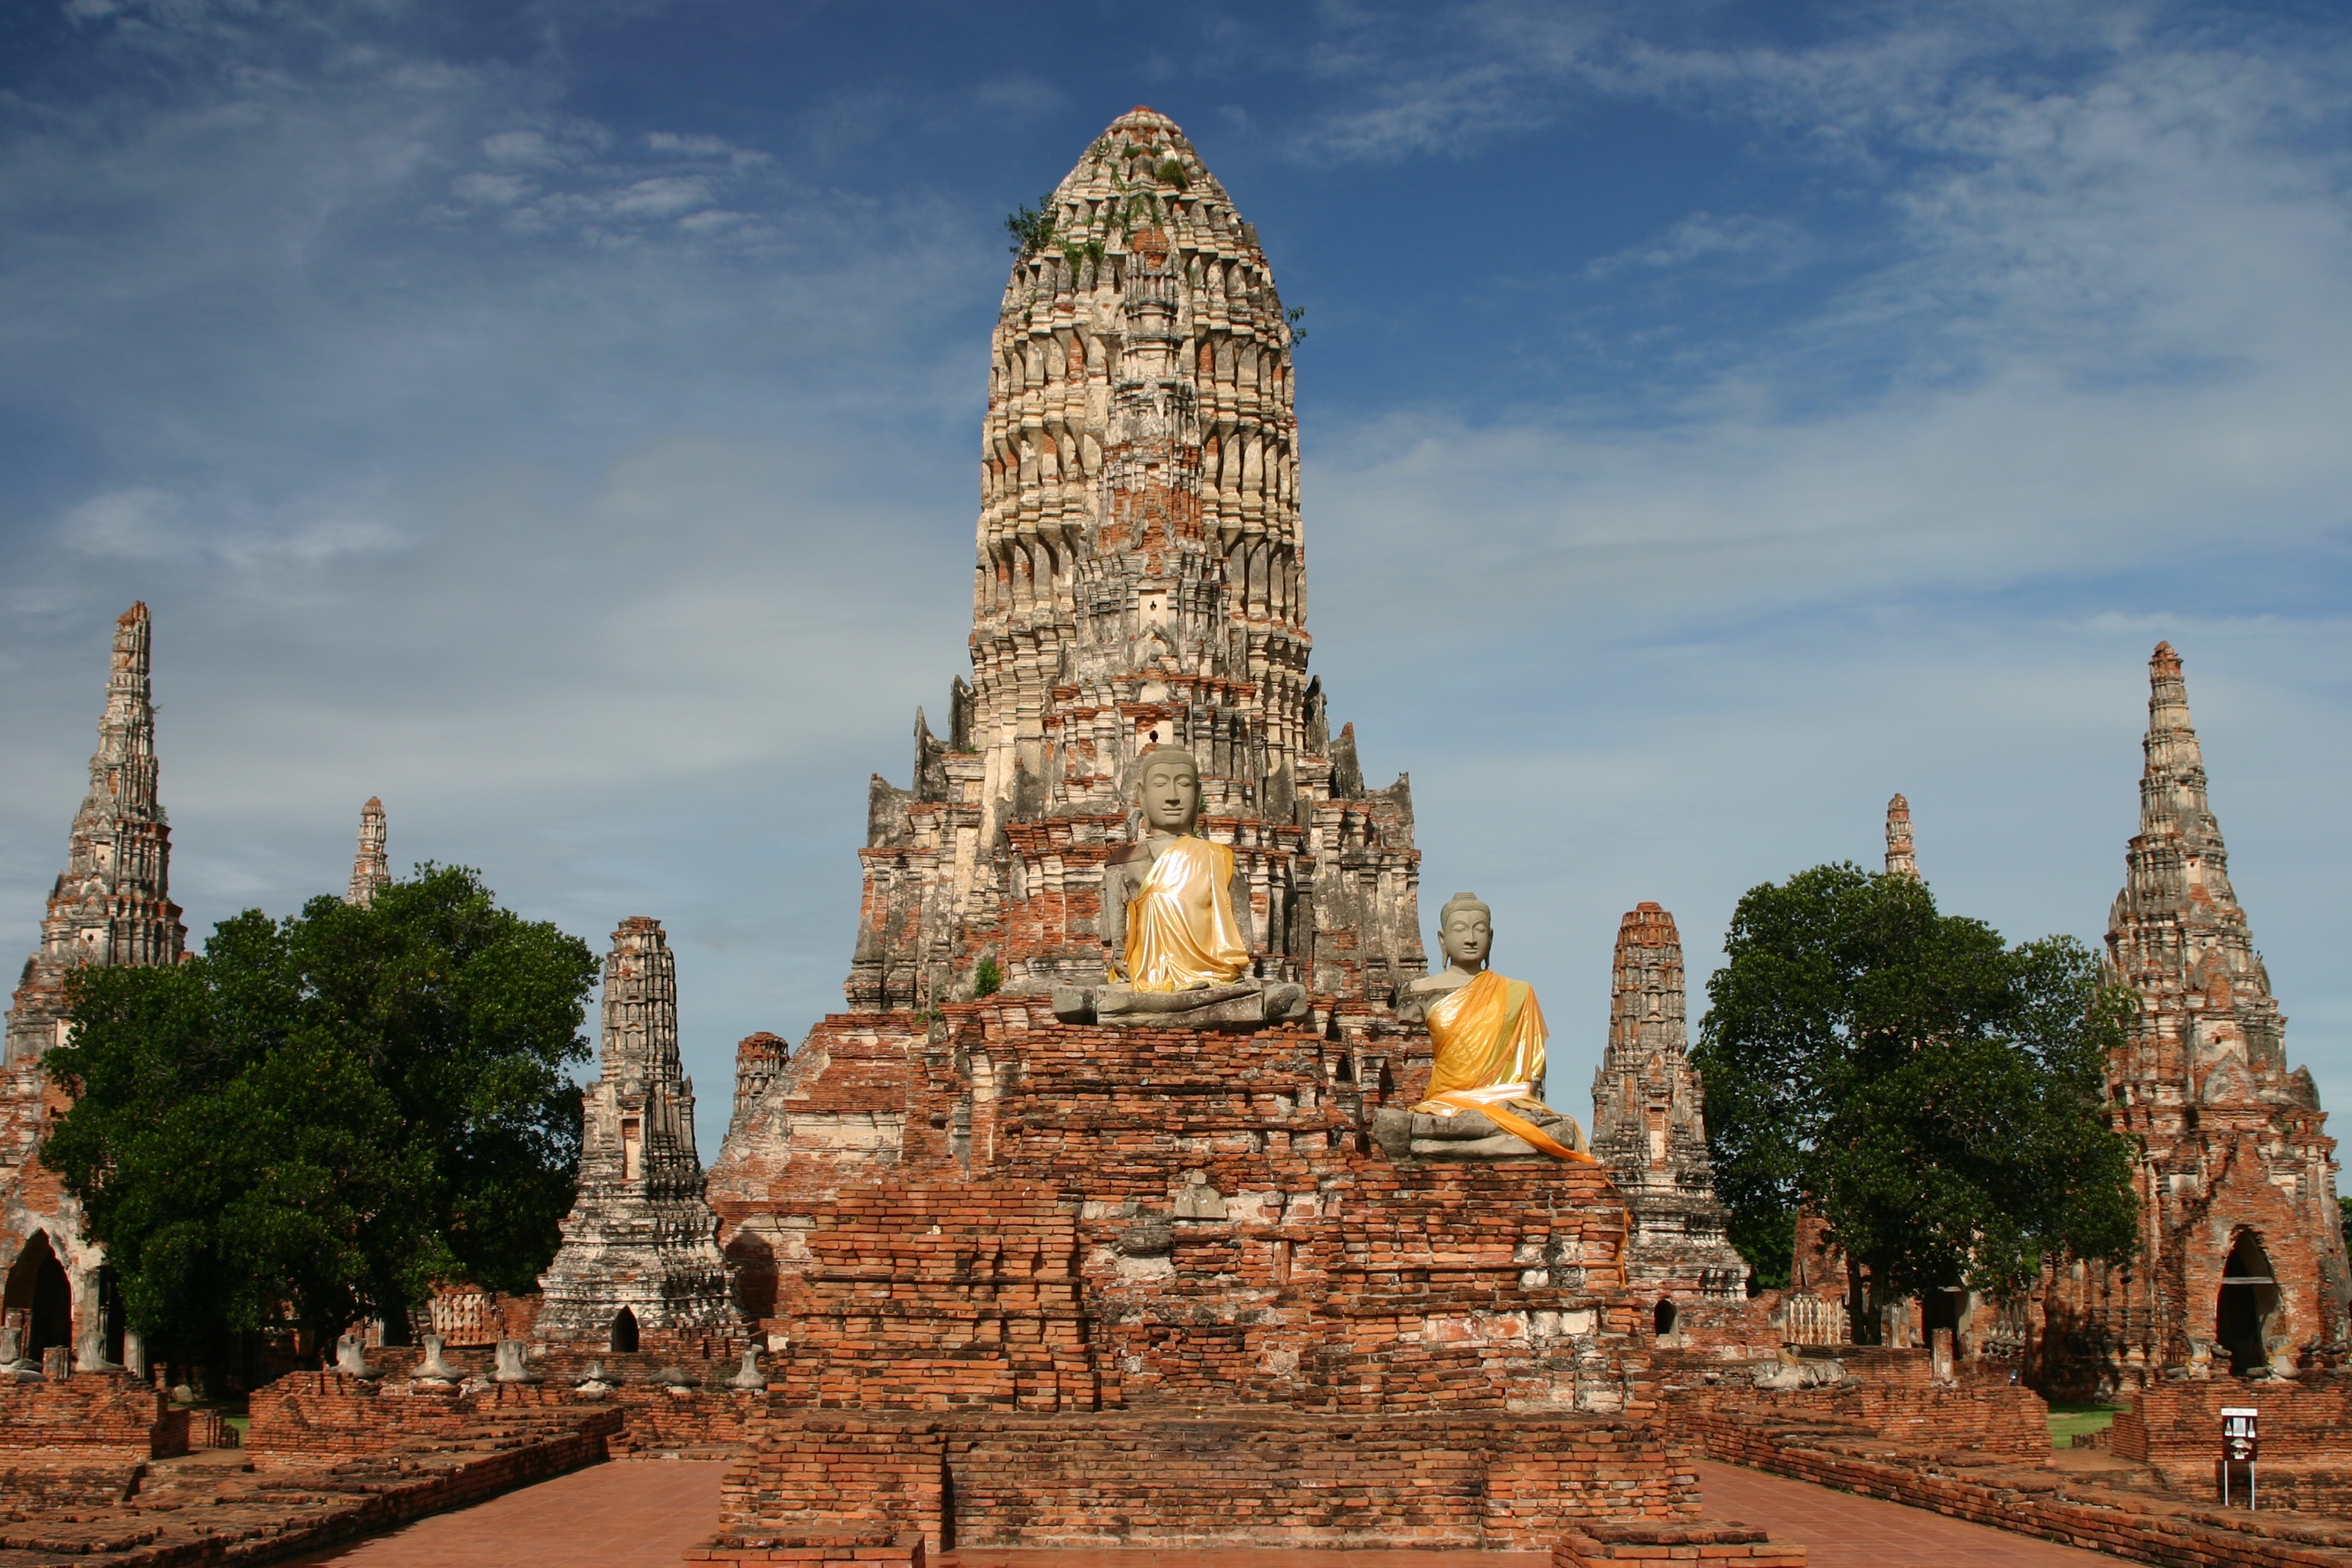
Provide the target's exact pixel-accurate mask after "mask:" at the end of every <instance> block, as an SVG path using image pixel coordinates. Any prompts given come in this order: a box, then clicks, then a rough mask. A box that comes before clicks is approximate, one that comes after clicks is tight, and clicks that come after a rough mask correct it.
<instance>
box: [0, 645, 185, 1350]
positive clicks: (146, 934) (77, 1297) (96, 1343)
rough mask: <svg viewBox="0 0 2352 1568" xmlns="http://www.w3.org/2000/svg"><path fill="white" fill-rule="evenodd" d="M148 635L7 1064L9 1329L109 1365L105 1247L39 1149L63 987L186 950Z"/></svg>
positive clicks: (116, 669) (2, 1203) (20, 1001)
mask: <svg viewBox="0 0 2352 1568" xmlns="http://www.w3.org/2000/svg"><path fill="white" fill-rule="evenodd" d="M150 629H151V628H150V623H149V619H148V614H147V606H146V605H143V604H137V605H131V608H130V609H128V610H126V611H124V612H123V614H122V616H121V618H119V619H118V620H117V621H116V622H115V623H114V658H113V663H112V666H111V668H110V670H109V673H108V677H107V683H106V711H105V713H104V714H103V715H102V716H101V717H100V720H99V721H98V751H97V752H96V754H94V755H93V756H92V757H91V758H90V760H89V792H88V794H87V795H85V796H84V797H83V799H82V804H81V809H80V810H79V812H77V813H75V814H74V820H73V828H72V831H71V833H70V834H69V835H68V838H67V847H66V868H65V872H64V874H63V875H61V876H60V877H58V879H57V882H56V883H55V885H54V886H52V887H51V889H50V890H49V901H48V909H47V913H46V915H45V916H44V918H43V919H42V921H41V945H40V946H39V947H38V948H37V949H36V950H35V951H34V952H33V955H32V956H31V957H30V958H29V959H27V960H26V962H25V971H24V975H23V978H22V979H21V980H20V981H19V982H18V984H17V986H16V1005H15V1006H14V1007H13V1008H12V1009H11V1010H10V1011H9V1014H8V1032H7V1050H6V1057H5V1065H0V1271H5V1274H0V1278H5V1286H6V1298H7V1305H8V1308H9V1310H10V1314H11V1316H10V1321H11V1322H12V1324H14V1325H15V1326H16V1327H18V1328H20V1329H21V1330H23V1331H24V1332H25V1336H26V1337H25V1340H24V1344H25V1348H26V1352H28V1353H30V1354H32V1355H35V1356H37V1355H38V1354H39V1353H40V1352H42V1351H43V1350H46V1349H48V1348H50V1347H53V1346H66V1347H68V1348H70V1349H71V1350H72V1351H73V1352H74V1353H75V1355H76V1356H77V1357H84V1356H89V1355H91V1354H93V1353H95V1354H96V1355H97V1356H98V1357H99V1358H100V1359H101V1360H102V1359H104V1357H106V1356H108V1355H111V1354H115V1353H119V1352H120V1348H121V1340H120V1337H119V1336H120V1332H121V1321H120V1317H119V1314H115V1315H113V1317H114V1321H111V1322H110V1321H109V1318H110V1313H109V1312H108V1310H107V1290H106V1288H105V1283H104V1281H105V1275H104V1273H103V1269H104V1267H105V1263H106V1253H105V1249H104V1248H103V1247H100V1246H99V1245H98V1243H96V1242H94V1241H90V1240H89V1239H87V1238H86V1237H84V1236H83V1235H82V1215H81V1205H79V1204H78V1203H77V1202H76V1201H75V1200H74V1199H73V1197H72V1196H71V1195H70V1194H68V1193H67V1192H66V1191H65V1189H64V1186H63V1184H61V1183H59V1182H58V1177H57V1173H55V1172H53V1171H51V1170H49V1169H48V1168H47V1166H45V1165H43V1164H42V1163H41V1157H40V1143H41V1140H42V1138H43V1137H45V1136H46V1135H47V1131H48V1128H49V1125H50V1123H51V1122H52V1121H55V1119H56V1118H58V1116H61V1115H63V1114H64V1113H65V1111H66V1109H67V1107H68V1104H69V1101H68V1100H67V1099H66V1096H65V1092H64V1090H62V1089H59V1088H58V1086H57V1084H56V1083H54V1082H53V1081H51V1080H50V1079H49V1076H48V1074H47V1072H45V1071H44V1070H43V1069H42V1066H41V1058H43V1056H44V1055H45V1054H46V1053H47V1051H48V1050H49V1049H50V1047H54V1046H56V1045H58V1044H59V1043H61V1042H62V1041H63V1040H64V1038H65V1036H66V1029H67V1025H68V1020H67V1017H66V996H65V987H66V981H67V978H68V976H69V975H71V974H72V973H73V972H74V971H75V970H77V969H79V968H82V967H84V966H86V965H91V964H163V963H178V962H179V961H180V960H181V959H182V958H183V957H184V956H185V954H186V952H187V939H188V928H187V927H186V926H185V925H184V924H182V923H181V921H180V906H179V905H177V904H175V903H173V902H172V896H171V879H172V878H171V873H172V829H171V827H170V826H169V824H168V822H167V820H166V818H165V816H164V815H163V804H162V802H161V801H159V800H158V799H157V798H156V788H155V786H156V769H155V704H154V699H153V694H152V684H151V675H152V672H151V668H150V663H149V659H150Z"/></svg>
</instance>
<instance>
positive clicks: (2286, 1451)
mask: <svg viewBox="0 0 2352 1568" xmlns="http://www.w3.org/2000/svg"><path fill="white" fill-rule="evenodd" d="M2223 1405H2236V1406H2251V1407H2252V1408H2253V1409H2255V1410H2257V1411H2260V1412H2261V1417H2260V1425H2259V1432H2260V1435H2261V1438H2262V1456H2263V1460H2264V1461H2265V1462H2279V1461H2287V1460H2298V1461H2305V1462H2324V1461H2331V1460H2332V1461H2334V1462H2336V1463H2339V1464H2340V1463H2343V1462H2345V1461H2346V1458H2347V1455H2346V1447H2345V1445H2346V1433H2347V1429H2352V1381H2347V1379H2345V1378H2343V1377H2340V1376H2329V1377H2324V1378H2315V1379H2312V1380H2310V1381H2308V1382H2306V1383H2293V1382H2288V1381H2285V1380H2284V1379H2276V1378H2273V1379H2268V1380H2264V1381H2263V1382H2258V1383H2249V1382H2242V1381H2240V1380H2239V1379H2236V1378H2231V1379H2227V1380H2216V1381H2213V1382H2210V1383H2160V1384H2151V1385H2150V1386H2148V1387H2147V1388H2142V1389H2138V1390H2137V1391H2135V1392H2134V1393H2133V1394H2132V1395H2131V1408H2129V1409H2127V1410H2126V1411H2124V1412H2122V1413H2121V1414H2119V1415H2116V1420H2115V1426H2113V1427H2112V1428H2111V1429H2110V1430H2109V1433H2108V1438H2107V1442H2108V1447H2109V1449H2110V1451H2111V1452H2113V1453H2115V1454H2116V1455H2117V1456H2118V1457H2120V1458H2126V1459H2137V1460H2140V1461H2141V1462H2143V1463H2146V1464H2152V1465H2155V1466H2156V1467H2157V1468H2158V1469H2160V1470H2162V1471H2163V1472H2164V1473H2165V1474H2166V1475H2167V1476H2168V1477H2171V1478H2173V1479H2174V1480H2175V1482H2176V1484H2181V1483H2187V1484H2192V1485H2199V1486H2201V1485H2203V1484H2205V1482H2206V1480H2207V1479H2210V1476H2211V1475H2212V1471H2213V1462H2214V1460H2216V1459H2218V1458H2220V1457H2221V1407H2222V1406H2223Z"/></svg>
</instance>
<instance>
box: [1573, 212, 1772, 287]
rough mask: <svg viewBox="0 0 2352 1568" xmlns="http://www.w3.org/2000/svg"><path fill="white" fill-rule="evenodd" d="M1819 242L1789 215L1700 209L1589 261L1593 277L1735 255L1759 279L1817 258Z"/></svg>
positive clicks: (1683, 265) (1587, 268) (1587, 270)
mask: <svg viewBox="0 0 2352 1568" xmlns="http://www.w3.org/2000/svg"><path fill="white" fill-rule="evenodd" d="M1815 251H1816V247H1815V246H1814V245H1813V243H1812V242H1811V239H1810V238H1809V237H1807V236H1806V235H1805V234H1804V232H1803V231H1802V230H1801V229H1800V228H1799V227H1798V226H1796V225H1795V224H1793V223H1791V222H1790V221H1789V220H1788V219H1786V218H1769V217H1757V216H1752V215H1749V214H1746V213H1729V214H1725V215H1722V216H1717V215H1716V214H1713V213H1706V212H1695V213H1692V214H1691V215H1690V216H1687V217H1684V218H1680V219H1677V220H1676V221H1675V223H1673V224H1671V225H1669V226H1667V227H1666V229H1665V230H1664V232H1663V233H1662V234H1660V235H1659V236H1658V237H1657V238H1655V239H1654V240H1650V241H1647V242H1645V243H1643V244H1641V245H1636V246H1629V247H1626V248H1625V249H1623V250H1620V251H1617V252H1616V253H1614V254H1613V255H1610V256H1601V257H1595V258H1593V259H1592V260H1591V261H1589V262H1587V263H1586V264H1585V268H1584V272H1585V276H1586V277H1588V278H1595V279H1606V278H1610V277H1612V276H1615V275H1617V274H1620V273H1622V272H1625V271H1628V270H1630V269H1632V268H1686V267H1688V266H1690V265H1691V264H1692V263H1693V262H1696V261H1703V260H1707V259H1710V258H1718V259H1720V258H1731V259H1733V260H1735V261H1736V262H1737V263H1738V264H1739V265H1738V267H1737V268H1721V267H1718V268H1710V270H1711V271H1717V272H1720V271H1727V270H1736V271H1738V272H1739V273H1742V274H1745V275H1746V276H1748V277H1752V278H1756V279H1767V278H1779V277H1783V276H1786V275H1787V274H1788V273H1790V272H1791V271H1793V270H1794V269H1796V268H1798V267H1801V266H1802V265H1803V264H1804V263H1805V262H1806V261H1808V260H1810V259H1811V258H1812V257H1813V255H1814V254H1815Z"/></svg>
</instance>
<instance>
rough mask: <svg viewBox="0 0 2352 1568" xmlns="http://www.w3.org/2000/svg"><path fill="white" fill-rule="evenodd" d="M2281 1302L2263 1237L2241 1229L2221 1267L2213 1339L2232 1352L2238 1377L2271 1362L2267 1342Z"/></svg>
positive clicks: (2258, 1369) (2264, 1366)
mask: <svg viewBox="0 0 2352 1568" xmlns="http://www.w3.org/2000/svg"><path fill="white" fill-rule="evenodd" d="M2278 1304H2279V1292H2278V1280H2277V1279H2275V1278H2274V1277H2273V1275H2272V1272H2271V1258H2270V1254H2269V1253H2267V1252H2265V1251H2263V1241H2262V1237H2259V1236H2256V1235H2255V1234H2254V1233H2253V1232H2252V1231H2251V1230H2246V1231H2240V1232H2239V1233H2238V1240H2237V1244H2236V1245H2235V1246H2233V1247H2231V1248H2230V1259H2229V1261H2228V1262H2226V1263H2224V1264H2223V1265H2222V1266H2221V1300H2220V1301H2219V1302H2218V1303H2217V1304H2216V1306H2215V1309H2214V1313H2213V1342H2214V1343H2215V1344H2217V1345H2219V1346H2220V1347H2221V1349H2222V1350H2224V1351H2226V1352H2229V1356H2230V1370H2231V1372H2232V1373H2236V1374H2237V1375H2238V1376H2240V1377H2243V1376H2245V1375H2246V1374H2248V1373H2255V1372H2261V1371H2263V1369H2264V1368H2266V1367H2268V1366H2269V1365H2270V1364H2271V1352H2270V1346H2269V1344H2268V1339H2269V1331H2270V1327H2271V1321H2272V1320H2273V1318H2274V1317H2276V1316H2277V1314H2278Z"/></svg>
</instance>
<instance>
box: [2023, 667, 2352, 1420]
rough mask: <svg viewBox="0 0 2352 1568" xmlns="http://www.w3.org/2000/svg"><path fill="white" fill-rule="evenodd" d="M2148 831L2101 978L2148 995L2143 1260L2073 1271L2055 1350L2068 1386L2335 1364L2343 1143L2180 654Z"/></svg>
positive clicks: (2159, 683)
mask: <svg viewBox="0 0 2352 1568" xmlns="http://www.w3.org/2000/svg"><path fill="white" fill-rule="evenodd" d="M2148 688H2149V689H2148V704H2147V741H2146V742H2145V743H2144V752H2145V757H2146V761H2145V767H2144V770H2143V773H2142V774H2141V778H2140V811H2139V832H2138V833H2137V835H2135V836H2134V837H2133V838H2132V840H2131V844H2130V847H2129V848H2128V850H2127V851H2126V855H2125V865H2126V879H2125V882H2124V888H2123V891H2122V892H2120V893H2119V894H2117V895H2116V901H2115V907H2114V909H2113V910H2112V911H2111V912H2110V913H2109V915H2108V918H2107V974H2108V977H2109V979H2110V980H2112V981H2113V982H2115V983H2116V984H2121V985H2126V986H2128V987H2130V988H2131V990H2132V991H2133V992H2134V993H2135V994H2136V995H2137V1004H2138V1005H2137V1010H2136V1012H2135V1014H2134V1016H2133V1019H2132V1023H2131V1027H2130V1031H2129V1036H2128V1037H2127V1038H2126V1041H2125V1043H2124V1044H2123V1045H2122V1047H2120V1048H2119V1049H2118V1050H2117V1051H2116V1054H2115V1056H2114V1058H2113V1059H2111V1060H2110V1061H2109V1062H2108V1064H2107V1096H2108V1110H2107V1120H2108V1123H2109V1125H2111V1126H2113V1127H2115V1128H2116V1130H2117V1131H2124V1132H2128V1133H2132V1134H2134V1135H2136V1136H2137V1137H2138V1138H2139V1139H2140V1140H2141V1141H2142V1143H2143V1146H2144V1151H2145V1152H2144V1153H2143V1155H2142V1158H2141V1161H2140V1167H2139V1177H2138V1185H2139V1197H2140V1209H2141V1225H2142V1237H2141V1239H2142V1246H2143V1248H2144V1252H2143V1256H2142V1257H2141V1258H2139V1259H2137V1260H2136V1261H2135V1263H2134V1264H2133V1265H2132V1267H2131V1268H2128V1269H2097V1270H2081V1271H2061V1272H2059V1273H2057V1274H2055V1275H2054V1276H2053V1279H2052V1280H2051V1282H2050V1286H2049V1289H2048V1293H2047V1297H2046V1311H2047V1324H2048V1326H2047V1331H2046V1333H2045V1335H2044V1339H2043V1343H2042V1354H2043V1356H2044V1358H2045V1363H2046V1368H2047V1372H2046V1375H2047V1379H2048V1381H2049V1382H2050V1383H2051V1384H2053V1386H2058V1387H2065V1386H2068V1385H2070V1384H2071V1385H2076V1386H2114V1385H2115V1384H2118V1383H2122V1384H2132V1383H2137V1382H2142V1381H2146V1380H2148V1379H2152V1378H2157V1377H2160V1376H2164V1375H2166V1374H2170V1375H2173V1376H2183V1377H2188V1378H2191V1379H2199V1378H2206V1377H2211V1376H2216V1375H2225V1374H2228V1373H2231V1372H2232V1371H2235V1372H2237V1373H2242V1374H2246V1373H2266V1372H2267V1371H2269V1370H2270V1369H2273V1368H2283V1369H2287V1370H2294V1369H2297V1368H2309V1367H2313V1366H2317V1365H2326V1364H2333V1363H2335V1362H2336V1359H2337V1358H2338V1357H2340V1356H2341V1355H2342V1354H2343V1352H2344V1351H2345V1350H2346V1348H2347V1347H2346V1340H2347V1298H2352V1275H2347V1268H2346V1263H2345V1251H2344V1240H2343V1233H2342V1230H2341V1228H2340V1216H2339V1215H2338V1213H2337V1207H2336V1161H2335V1157H2334V1155H2335V1149H2336V1141H2335V1140H2334V1139H2332V1138H2330V1137H2328V1136H2326V1131H2325V1128H2326V1120H2327V1118H2326V1112H2324V1111H2323V1110H2320V1107H2319V1091H2318V1089H2317V1088H2316V1087H2315V1085H2314V1084H2313V1082H2312V1079H2311V1073H2310V1070H2309V1069H2308V1068H2294V1069H2292V1070H2290V1069H2289V1068H2288V1067H2287V1062H2286V1020H2285V1019H2284V1018H2283V1017H2282V1016H2280V1015H2279V1008H2278V1003H2277V1001H2276V1000H2275V999H2274V998H2273V995H2272V994H2271V982H2270V973H2269V971H2268V970H2267V969H2266V968H2265V967H2264V966H2263V960H2262V955H2261V954H2260V953H2258V952H2255V951H2254V946H2253V940H2252V934H2251V932H2250V931H2249V930H2248V927H2247V922H2246V914H2245V910H2243V909H2242V908H2241V907H2240V906H2239V903H2238V900H2237V895H2236V893H2235V892H2234V891H2233V890H2232V889H2231V885H2230V874H2229V851H2228V850H2227V849H2226V848H2225V847H2223V845H2222V842H2221V823H2220V822H2219V821H2218V820H2217V819H2216V818H2215V817H2214V816H2213V810H2212V806H2211V805H2210V802H2209V801H2208V799H2207V795H2206V778H2205V762H2204V754H2203V751H2202V749H2201V748H2200V745H2199V743H2198V740H2197V731H2196V730H2195V729H2194V728H2192V727H2191V725H2190V723H2189V696H2188V689H2187V686H2186V683H2185V682H2184V681H2183V679H2182V678H2181V671H2180V657H2179V655H2178V654H2176V653H2175V652H2174V651H2173V649H2172V645H2171V644H2170V643H2158V644H2157V647H2156V652H2155V655H2154V656H2153V657H2152V658H2150V659H2149V661H2148Z"/></svg>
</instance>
